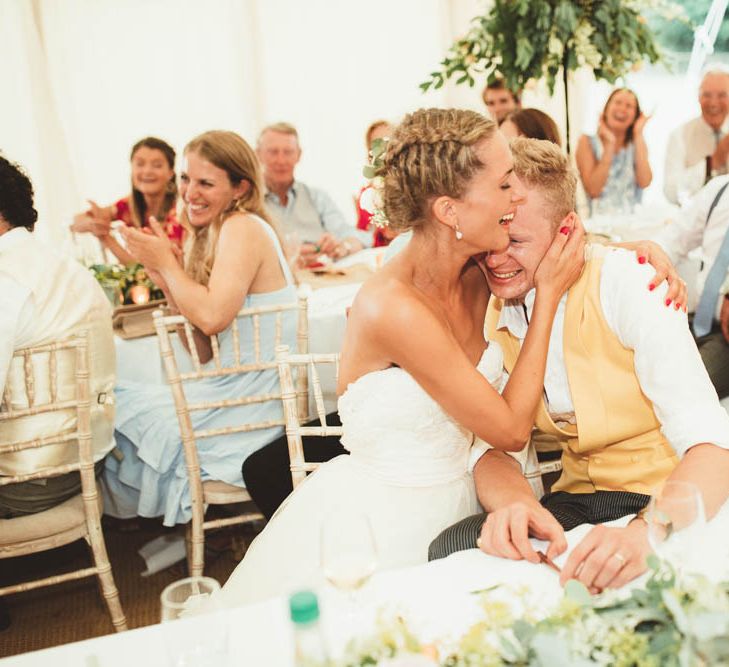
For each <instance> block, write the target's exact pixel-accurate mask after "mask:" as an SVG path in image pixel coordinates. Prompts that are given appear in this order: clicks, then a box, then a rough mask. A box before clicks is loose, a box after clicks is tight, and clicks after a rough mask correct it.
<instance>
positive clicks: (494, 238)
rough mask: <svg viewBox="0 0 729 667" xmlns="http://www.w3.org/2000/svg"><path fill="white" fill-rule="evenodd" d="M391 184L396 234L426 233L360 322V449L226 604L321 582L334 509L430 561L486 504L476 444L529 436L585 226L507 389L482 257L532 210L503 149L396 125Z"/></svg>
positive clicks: (310, 483)
mask: <svg viewBox="0 0 729 667" xmlns="http://www.w3.org/2000/svg"><path fill="white" fill-rule="evenodd" d="M379 175H381V176H382V177H383V179H384V210H385V214H386V215H387V218H388V220H389V224H390V225H391V226H392V228H393V229H394V230H395V231H405V230H409V229H412V230H413V236H412V240H411V241H410V243H409V244H408V246H407V247H406V248H405V249H404V250H403V251H402V252H401V253H400V254H399V255H398V256H397V257H395V258H394V259H393V260H392V261H391V262H389V263H388V264H387V265H386V266H385V267H384V268H383V269H382V270H380V271H379V272H378V273H377V274H376V275H374V276H372V278H371V279H370V280H368V281H367V282H366V283H365V285H364V286H363V287H362V289H361V290H360V292H359V294H358V295H357V298H356V300H355V302H354V305H353V307H352V310H351V313H350V315H349V319H348V323H347V331H346V334H345V339H344V344H343V348H342V355H341V366H340V376H339V386H338V392H339V394H340V398H339V413H340V417H341V419H342V424H343V427H344V436H343V437H342V444H343V445H344V447H345V448H346V449H348V450H349V451H350V455H349V456H339V457H337V458H335V459H332V460H331V461H329V462H327V463H325V464H323V465H322V466H321V467H320V468H319V469H318V470H317V471H316V472H314V473H313V474H312V475H310V476H309V477H308V478H307V479H306V480H305V481H304V482H303V483H302V484H301V485H299V487H298V488H297V489H296V491H295V492H294V493H293V494H291V495H290V496H289V497H288V498H287V500H286V501H285V502H284V504H283V505H282V506H281V507H280V508H279V510H278V512H277V513H276V514H275V515H274V516H273V518H272V519H271V521H270V522H269V523H268V525H267V526H266V528H265V529H264V530H263V532H262V533H261V534H260V535H259V536H258V538H257V539H256V540H255V541H254V542H253V543H252V544H251V546H250V548H249V549H248V552H247V553H246V556H245V558H244V559H243V561H242V562H241V563H240V564H239V565H238V567H237V568H236V570H235V572H233V574H232V575H231V577H230V579H229V580H228V582H227V583H226V585H225V587H224V589H223V592H222V596H223V600H224V603H225V604H230V605H236V604H241V603H243V602H253V601H256V600H260V599H263V598H266V597H270V596H273V595H277V594H282V593H287V592H290V591H292V590H294V589H296V588H299V587H306V586H316V585H318V584H319V583H320V575H319V533H320V526H321V523H322V521H323V519H324V518H325V517H326V515H327V514H328V513H329V512H331V511H332V510H334V509H336V510H337V511H338V512H341V511H345V512H351V513H352V514H355V513H363V512H364V513H366V514H367V515H368V516H369V519H370V523H371V525H372V529H373V532H374V537H375V542H376V545H377V551H378V566H379V567H380V568H382V569H384V568H393V567H400V566H407V565H413V564H417V563H424V562H426V560H427V553H428V545H429V543H430V541H431V540H432V539H433V538H434V537H435V536H436V535H438V533H439V532H440V531H441V529H443V528H444V527H446V526H448V525H451V524H452V523H454V522H455V521H457V520H459V519H460V518H462V517H465V516H468V515H470V514H472V513H473V512H474V511H475V510H476V509H477V507H478V505H477V500H476V495H475V491H474V487H473V482H472V480H471V476H470V474H469V473H468V471H467V467H468V456H469V450H470V447H471V444H472V442H473V440H474V436H475V437H476V438H482V439H483V440H485V441H487V442H489V443H490V444H491V445H492V446H494V447H496V448H498V449H502V450H506V451H511V452H517V451H520V450H521V449H522V448H523V447H524V445H525V444H526V442H527V441H528V438H529V434H530V432H531V429H532V425H533V423H534V415H535V412H536V409H537V404H538V402H539V400H540V398H541V395H542V384H543V380H544V368H545V361H546V356H547V344H548V339H549V333H550V329H551V326H552V319H553V317H554V313H555V309H556V307H557V304H558V302H559V299H560V297H561V295H562V294H563V293H564V291H565V290H566V289H567V287H569V286H570V285H571V284H572V283H573V282H574V280H575V279H576V278H577V276H578V275H579V273H580V270H581V268H582V263H583V259H582V257H583V248H584V233H583V230H582V228H581V227H580V226H579V223H577V224H575V225H574V226H570V225H569V224H567V223H565V226H564V227H563V228H562V229H561V230H560V231H562V232H563V233H561V234H557V237H556V239H555V241H554V242H553V244H552V247H551V248H550V250H549V252H548V253H547V255H546V257H545V259H544V260H543V261H542V263H541V265H540V266H539V269H538V271H537V273H536V276H535V282H536V286H537V296H536V303H535V307H534V312H533V317H532V320H531V322H530V324H529V333H528V334H527V337H526V340H525V342H524V346H523V348H522V352H521V354H520V356H519V361H518V363H517V366H516V368H515V369H514V372H513V373H512V375H511V377H510V378H509V381H508V383H507V384H506V386H505V387H503V394H500V393H499V390H500V389H502V386H501V384H502V382H501V379H502V377H501V374H502V356H501V350H500V349H499V348H498V346H496V345H495V344H493V343H492V344H491V345H489V344H488V343H487V342H486V340H484V333H483V322H484V316H485V313H486V305H487V302H488V299H489V291H488V287H487V285H486V280H485V278H484V275H483V273H482V271H481V269H480V267H479V265H478V262H477V261H475V258H477V257H478V256H479V255H481V254H483V253H485V252H488V251H492V250H493V251H500V250H503V249H505V248H506V247H507V245H508V244H509V232H508V224H509V221H510V220H511V218H512V217H513V215H514V212H515V210H516V207H517V206H518V205H519V204H520V203H521V202H522V201H523V195H522V190H521V185H520V183H519V181H518V180H517V178H516V177H515V176H514V173H513V165H512V159H511V154H510V152H509V147H508V145H507V143H506V140H505V139H504V138H503V136H502V135H501V134H500V133H499V132H498V131H497V129H496V125H495V124H494V123H493V122H492V121H490V120H487V119H486V118H485V117H483V116H481V115H480V114H478V113H475V112H472V111H462V110H453V109H451V110H445V109H425V110H420V111H416V112H415V113H413V114H410V115H408V116H406V117H405V119H404V120H403V122H402V124H401V125H400V126H399V127H397V129H396V130H395V131H394V133H393V136H392V138H391V140H390V142H389V144H388V147H387V151H386V153H385V155H384V160H383V164H382V166H381V167H380V168H379Z"/></svg>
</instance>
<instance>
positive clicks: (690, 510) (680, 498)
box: [645, 480, 706, 570]
mask: <svg viewBox="0 0 729 667" xmlns="http://www.w3.org/2000/svg"><path fill="white" fill-rule="evenodd" d="M645 519H646V521H647V523H648V541H649V542H650V545H651V547H652V548H653V550H654V551H655V552H656V555H657V556H658V557H659V558H661V559H662V560H664V561H666V562H667V563H669V564H670V565H672V566H673V567H674V568H675V569H676V570H679V569H683V568H684V567H688V568H689V569H693V568H692V561H693V560H694V559H695V558H696V556H697V551H699V550H698V549H697V546H698V545H699V544H700V543H701V539H702V535H701V533H702V532H703V530H704V527H705V525H706V515H705V513H704V502H703V498H702V497H701V492H700V491H699V489H698V487H697V486H696V485H695V484H692V483H691V482H683V481H671V480H669V481H667V482H666V483H665V484H664V485H663V486H662V487H661V489H660V490H658V491H657V492H656V493H655V494H654V495H653V496H652V497H651V500H650V503H649V505H648V511H647V513H646V515H645Z"/></svg>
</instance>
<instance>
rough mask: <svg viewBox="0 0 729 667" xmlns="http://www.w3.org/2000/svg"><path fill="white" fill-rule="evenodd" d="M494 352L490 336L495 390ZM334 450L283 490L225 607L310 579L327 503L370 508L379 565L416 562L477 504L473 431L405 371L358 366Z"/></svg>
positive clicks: (497, 351) (499, 363) (316, 577)
mask: <svg viewBox="0 0 729 667" xmlns="http://www.w3.org/2000/svg"><path fill="white" fill-rule="evenodd" d="M502 368H503V354H502V352H501V348H500V347H499V346H498V344H496V343H493V342H492V343H490V344H489V346H488V347H487V349H486V350H485V351H484V353H483V355H482V357H481V360H480V361H479V363H478V369H479V371H480V372H481V373H482V374H483V375H484V376H485V377H486V378H487V379H488V380H489V382H491V384H492V385H493V386H494V387H495V388H496V389H497V390H501V388H502V386H501V384H502V375H503V371H502ZM339 415H340V417H341V420H342V424H343V426H344V436H342V444H343V445H344V446H345V448H346V449H348V450H349V452H350V455H348V456H347V455H342V456H338V457H336V458H334V459H332V460H331V461H328V462H327V463H324V464H323V465H321V466H320V467H319V469H318V470H316V471H315V472H314V473H312V474H311V475H309V476H308V477H307V479H306V480H305V481H304V482H302V483H301V484H300V485H299V486H298V488H297V489H296V490H295V491H294V492H293V493H292V494H291V495H290V496H289V497H288V498H287V499H286V501H285V502H284V503H283V504H282V505H281V507H280V508H279V509H278V511H277V512H276V514H274V516H273V517H272V519H271V521H270V522H269V523H268V525H267V526H266V528H265V529H264V530H263V532H262V533H261V534H260V535H259V536H258V537H257V538H256V539H255V540H254V542H253V543H252V544H251V546H250V547H249V549H248V551H247V553H246V555H245V557H244V559H243V560H242V561H241V563H240V564H239V565H238V567H237V568H236V569H235V571H234V572H233V574H232V575H231V577H230V579H229V580H228V582H227V583H226V584H225V586H224V588H223V590H222V592H221V594H220V597H219V599H220V600H221V601H222V603H223V604H224V605H226V606H235V605H239V604H243V603H249V602H254V601H257V600H262V599H265V598H268V597H271V596H274V595H279V594H288V593H289V592H291V591H293V590H296V589H300V588H310V587H316V586H318V585H319V584H321V582H322V581H323V578H322V575H321V573H320V565H319V539H320V530H321V524H322V521H323V520H324V519H325V517H326V516H327V514H328V513H330V512H332V511H333V510H336V511H344V512H345V513H346V512H352V513H365V514H367V515H368V516H369V519H370V523H371V525H372V529H373V532H374V537H375V542H376V548H377V567H378V569H379V570H384V569H389V568H396V567H403V566H408V565H416V564H420V563H425V562H426V561H427V559H428V546H429V544H430V542H431V541H432V540H433V539H434V538H435V537H436V536H437V535H438V534H439V533H440V531H441V530H443V529H444V528H446V527H448V526H450V525H451V524H453V523H455V522H456V521H459V520H460V519H463V518H464V517H466V516H469V515H471V514H475V513H476V512H478V511H479V505H478V501H477V499H476V492H475V489H474V485H473V480H472V478H471V475H470V473H469V472H468V470H467V468H468V458H469V453H470V449H471V445H472V444H473V441H474V436H473V434H472V433H471V432H470V431H467V430H466V429H464V428H462V427H461V426H459V425H458V424H457V423H456V422H455V421H454V420H453V419H451V417H449V416H448V415H447V414H446V413H445V412H444V411H443V410H442V409H441V407H440V406H439V405H438V403H436V402H435V401H434V400H433V399H432V398H431V397H430V396H429V395H428V394H427V393H426V392H425V391H424V390H423V389H422V388H421V387H420V385H419V384H418V383H417V382H416V381H415V380H414V379H413V378H412V377H411V376H410V375H409V374H408V373H406V372H405V371H403V370H402V369H400V368H395V367H393V368H388V369H385V370H381V371H374V372H371V373H367V374H366V375H363V376H362V377H360V378H358V379H357V380H356V381H355V382H353V383H352V384H350V385H349V387H348V388H347V390H346V391H345V393H344V394H343V395H342V396H341V397H340V399H339Z"/></svg>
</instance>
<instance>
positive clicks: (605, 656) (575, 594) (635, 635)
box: [338, 556, 729, 667]
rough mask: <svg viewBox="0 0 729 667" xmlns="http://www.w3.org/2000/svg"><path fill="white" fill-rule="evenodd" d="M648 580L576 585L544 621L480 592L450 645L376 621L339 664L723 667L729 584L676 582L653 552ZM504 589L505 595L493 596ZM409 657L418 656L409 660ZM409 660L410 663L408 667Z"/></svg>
mask: <svg viewBox="0 0 729 667" xmlns="http://www.w3.org/2000/svg"><path fill="white" fill-rule="evenodd" d="M649 566H650V568H651V570H652V573H651V576H650V578H649V579H648V581H647V582H646V584H645V586H644V587H642V588H636V589H635V590H633V591H632V593H631V594H630V595H627V596H626V595H620V594H619V593H615V592H613V593H612V594H609V593H606V594H603V595H601V596H597V597H593V596H591V595H590V594H589V593H588V592H587V589H586V588H585V587H584V586H583V585H582V584H580V583H579V582H577V581H570V582H568V583H567V586H566V587H565V595H564V599H563V600H562V602H561V604H560V605H559V606H558V607H557V608H556V610H554V611H553V612H552V613H551V614H549V615H548V616H546V617H539V616H537V615H536V614H535V613H531V614H530V613H525V614H522V615H521V616H520V617H516V616H515V615H514V614H513V612H512V611H511V609H510V607H509V605H508V604H505V603H504V596H503V595H501V596H498V592H499V589H498V588H496V589H494V588H491V589H488V590H485V591H482V592H480V593H479V595H480V597H481V608H482V612H483V613H482V616H483V618H482V620H481V621H479V622H477V623H475V624H474V625H473V626H471V627H470V628H469V629H468V630H467V631H466V632H465V634H464V635H463V636H462V637H461V638H460V639H459V640H458V641H457V642H456V643H455V645H453V643H452V642H450V644H449V643H448V642H446V641H444V642H442V643H440V645H439V642H436V643H435V644H429V645H427V646H424V645H422V644H421V643H420V642H419V641H418V639H417V638H416V637H415V636H414V635H413V634H412V633H411V632H410V631H409V629H408V628H407V625H406V623H405V622H404V621H403V619H402V618H398V619H396V620H394V621H392V622H391V623H389V624H388V623H384V622H382V621H380V623H379V629H378V633H377V634H376V635H375V636H373V637H369V638H365V639H359V640H357V641H356V642H354V643H353V644H352V645H351V646H350V649H349V652H348V654H347V656H346V657H345V658H344V659H343V660H342V661H341V662H339V663H338V665H339V666H340V667H365V666H366V665H384V664H388V665H392V667H395V666H396V665H409V664H418V665H421V664H422V665H439V666H440V667H485V666H488V667H492V666H493V667H498V666H501V665H518V666H521V667H539V666H546V665H549V666H552V665H554V666H557V665H559V666H561V665H570V666H573V667H595V666H596V665H600V666H604V667H608V666H609V667H698V666H703V665H727V664H729V581H725V582H723V583H719V584H716V583H713V582H711V581H709V580H708V579H706V578H705V577H703V576H702V575H698V574H692V575H683V576H681V577H677V575H676V573H675V572H674V571H673V570H672V569H671V567H670V566H668V565H667V564H665V563H659V561H658V560H657V559H656V558H655V556H651V557H650V559H649ZM501 592H502V593H503V591H501ZM415 656H417V658H415ZM414 659H417V662H413V660H414Z"/></svg>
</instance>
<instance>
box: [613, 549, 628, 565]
mask: <svg viewBox="0 0 729 667" xmlns="http://www.w3.org/2000/svg"><path fill="white" fill-rule="evenodd" d="M613 558H617V559H618V560H619V561H620V567H623V565H625V564H626V563H627V562H628V560H627V559H626V558H625V556H623V554H621V553H620V552H619V551H616V552H615V553H614V554H613Z"/></svg>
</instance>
